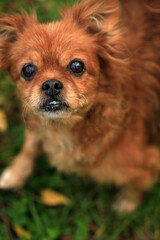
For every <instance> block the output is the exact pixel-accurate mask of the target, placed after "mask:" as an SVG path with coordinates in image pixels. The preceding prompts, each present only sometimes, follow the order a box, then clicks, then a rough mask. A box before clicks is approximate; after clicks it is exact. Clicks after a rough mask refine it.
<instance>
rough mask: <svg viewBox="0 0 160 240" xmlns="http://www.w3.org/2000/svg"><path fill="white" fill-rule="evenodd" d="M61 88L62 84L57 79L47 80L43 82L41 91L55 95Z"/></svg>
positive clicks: (48, 94)
mask: <svg viewBox="0 0 160 240" xmlns="http://www.w3.org/2000/svg"><path fill="white" fill-rule="evenodd" d="M62 89H63V84H62V83H61V82H60V81H58V80H55V79H53V80H48V81H46V82H44V83H43V85H42V91H43V92H44V93H45V95H47V96H55V95H58V94H60V92H61V90H62Z"/></svg>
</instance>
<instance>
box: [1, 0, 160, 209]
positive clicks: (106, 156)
mask: <svg viewBox="0 0 160 240" xmlns="http://www.w3.org/2000/svg"><path fill="white" fill-rule="evenodd" d="M158 2H159V1H158V0H153V1H147V0H142V1H139V0H134V1H132V0H125V1H123V4H122V5H120V4H119V1H118V0H98V1H97V0H86V1H84V2H81V3H80V4H79V5H75V6H74V7H73V8H72V9H71V8H69V7H68V8H66V9H65V11H63V12H62V13H61V15H62V20H61V21H59V22H51V23H45V24H40V23H39V22H38V21H37V19H36V14H35V13H33V14H32V15H31V17H29V16H28V15H27V14H26V13H25V12H23V13H22V15H15V16H10V15H9V16H2V17H1V18H0V69H1V70H9V71H10V74H11V76H12V78H13V82H14V83H15V84H16V86H17V88H18V89H19V93H20V97H21V100H22V103H23V107H24V116H25V121H26V124H27V133H26V141H25V143H24V146H23V149H22V151H21V153H20V154H19V155H18V156H17V157H16V158H15V159H14V161H13V163H12V166H10V167H9V168H8V169H7V170H6V171H5V172H4V173H3V175H2V177H1V180H0V187H1V188H4V189H5V188H6V189H7V188H15V187H21V186H23V185H24V183H25V181H26V179H27V177H28V176H29V175H30V174H31V172H32V170H33V165H34V161H35V159H36V157H37V155H38V154H39V153H40V150H41V146H42V147H43V149H44V150H45V151H46V153H47V154H48V155H49V158H50V162H51V165H53V166H56V167H57V168H58V169H59V170H62V171H68V172H72V171H74V172H77V173H79V174H83V175H85V174H86V175H90V176H91V177H93V178H95V179H96V180H97V181H98V182H103V183H105V182H114V183H115V184H117V185H119V186H125V189H126V192H125V193H124V194H123V198H121V199H119V201H117V204H116V205H114V207H115V208H116V209H118V210H119V211H133V210H134V209H135V208H136V207H137V206H138V204H139V203H140V201H141V199H142V195H143V193H144V192H145V191H146V190H147V189H148V188H149V187H150V186H151V185H152V183H153V182H154V181H155V179H156V178H157V175H158V164H159V152H158V149H157V148H156V147H154V141H155V139H156V135H157V133H158V127H159V122H158V121H159V114H160V83H159V81H160V10H158V8H159V9H160V6H158Z"/></svg>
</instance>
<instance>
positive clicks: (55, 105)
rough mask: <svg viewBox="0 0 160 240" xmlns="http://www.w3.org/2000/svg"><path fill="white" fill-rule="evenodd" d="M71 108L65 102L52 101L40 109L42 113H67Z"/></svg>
mask: <svg viewBox="0 0 160 240" xmlns="http://www.w3.org/2000/svg"><path fill="white" fill-rule="evenodd" d="M68 108H69V106H68V105H67V104H66V103H65V102H61V101H51V102H49V103H45V104H43V105H42V106H41V107H40V110H41V111H42V112H58V111H66V110H67V109H68Z"/></svg>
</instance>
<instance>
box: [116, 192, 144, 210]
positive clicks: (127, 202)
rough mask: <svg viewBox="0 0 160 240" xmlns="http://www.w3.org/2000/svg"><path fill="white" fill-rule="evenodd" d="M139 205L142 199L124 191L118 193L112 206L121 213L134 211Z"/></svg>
mask: <svg viewBox="0 0 160 240" xmlns="http://www.w3.org/2000/svg"><path fill="white" fill-rule="evenodd" d="M139 205H140V201H138V199H136V198H135V197H133V196H131V195H128V194H126V193H125V192H123V191H122V192H120V193H119V194H118V196H117V198H116V200H115V202H114V203H113V205H112V208H113V210H115V211H116V212H119V213H132V212H134V211H135V210H136V209H137V208H138V207H139Z"/></svg>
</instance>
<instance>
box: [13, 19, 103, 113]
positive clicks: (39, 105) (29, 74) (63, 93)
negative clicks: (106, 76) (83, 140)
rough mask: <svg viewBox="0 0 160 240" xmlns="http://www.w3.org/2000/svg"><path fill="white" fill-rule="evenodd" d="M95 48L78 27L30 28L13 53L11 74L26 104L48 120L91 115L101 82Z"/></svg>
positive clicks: (39, 25) (57, 25) (43, 26)
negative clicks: (82, 114)
mask: <svg viewBox="0 0 160 240" xmlns="http://www.w3.org/2000/svg"><path fill="white" fill-rule="evenodd" d="M93 46H94V44H93V41H92V38H90V37H88V36H87V35H86V34H85V32H83V30H81V29H78V28H77V27H76V25H75V26H73V25H69V26H68V25H66V24H65V23H64V22H60V23H57V24H55V23H51V24H46V25H41V24H39V23H37V24H34V25H33V27H30V28H29V29H28V28H27V29H26V30H25V31H24V32H23V34H22V36H21V38H20V39H19V40H18V41H17V42H16V44H15V45H14V46H13V47H12V50H11V51H12V65H11V74H12V76H13V78H14V79H16V84H17V86H18V88H19V90H20V93H21V96H22V100H23V101H24V103H26V104H27V106H28V107H29V108H31V109H32V111H34V112H35V113H38V115H40V116H42V117H45V118H67V117H69V116H70V115H71V114H77V113H82V112H84V111H87V109H88V108H90V106H91V105H92V103H93V102H94V99H95V97H96V90H97V87H98V79H99V62H98V59H97V57H96V53H95V50H94V48H93Z"/></svg>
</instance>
